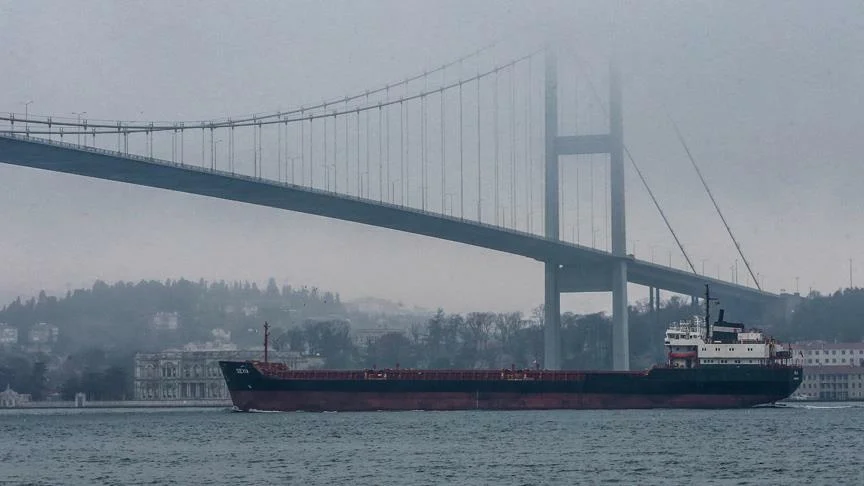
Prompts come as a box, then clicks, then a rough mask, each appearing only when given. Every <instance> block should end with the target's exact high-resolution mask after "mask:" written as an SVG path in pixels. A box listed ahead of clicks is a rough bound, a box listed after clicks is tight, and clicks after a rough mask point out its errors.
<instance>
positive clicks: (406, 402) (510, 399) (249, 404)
mask: <svg viewBox="0 0 864 486" xmlns="http://www.w3.org/2000/svg"><path fill="white" fill-rule="evenodd" d="M706 301H708V299H706ZM709 317H710V314H709V311H708V308H707V306H706V316H705V318H701V317H694V318H693V319H691V320H689V321H684V322H678V323H674V324H672V325H670V326H669V328H668V329H667V330H666V338H665V350H666V356H667V360H666V363H664V364H663V365H662V366H655V367H652V368H650V369H648V370H644V371H620V372H619V371H549V370H541V369H514V368H510V369H501V370H418V369H398V368H397V369H371V370H370V369H367V370H292V369H289V368H288V367H287V366H286V365H284V364H282V363H269V362H267V360H266V358H265V361H263V362H262V361H221V362H220V363H219V365H220V366H221V368H222V374H223V375H224V377H225V381H226V383H227V384H228V390H229V392H230V394H231V400H232V401H233V403H234V407H235V408H236V409H237V410H241V411H251V410H261V411H300V410H303V411H375V410H475V409H477V410H533V409H625V408H632V409H638V408H643V409H644V408H742V407H752V406H754V405H760V404H768V403H773V402H776V401H778V400H782V399H784V398H787V397H788V396H789V395H791V394H792V393H793V392H794V391H795V390H796V389H797V388H798V386H799V385H800V384H801V378H802V370H801V367H799V366H790V365H789V364H788V362H789V359H790V358H791V352H790V351H789V349H788V347H786V346H783V345H781V344H779V343H777V342H776V341H775V340H773V339H771V338H768V337H766V336H765V335H764V334H763V333H762V332H760V331H756V330H745V329H744V325H743V324H740V323H729V322H725V321H723V311H722V310H721V311H720V318H719V319H718V320H717V322H716V323H714V324H713V325H709V324H708V322H709V320H708V319H709ZM265 336H266V332H265ZM265 350H266V346H265ZM265 356H266V352H265Z"/></svg>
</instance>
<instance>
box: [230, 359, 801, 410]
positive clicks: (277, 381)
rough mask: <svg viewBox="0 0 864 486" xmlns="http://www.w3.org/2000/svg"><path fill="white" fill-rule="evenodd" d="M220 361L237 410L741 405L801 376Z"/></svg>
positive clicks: (792, 372) (747, 371)
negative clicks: (377, 375)
mask: <svg viewBox="0 0 864 486" xmlns="http://www.w3.org/2000/svg"><path fill="white" fill-rule="evenodd" d="M220 365H221V366H222V371H223V374H224V375H225V378H226V382H227V384H228V389H229V392H230V394H231V399H232V401H233V403H234V406H235V407H236V408H237V409H238V410H243V411H250V410H262V411H376V410H387V411H395V410H551V409H651V408H745V407H752V406H755V405H760V404H769V403H773V402H776V401H778V400H782V399H784V398H787V397H788V396H789V395H791V394H792V393H793V392H794V391H795V389H796V388H797V387H798V385H799V384H800V380H801V371H800V368H795V367H770V368H769V367H755V366H728V367H712V368H709V367H705V368H695V369H665V368H656V369H651V370H648V371H644V372H574V373H570V375H572V376H571V377H570V379H544V378H542V377H541V378H539V379H538V378H536V376H535V378H532V379H514V377H513V376H510V375H508V378H507V379H423V380H408V379H357V378H352V379H338V378H336V379H334V378H329V379H289V378H281V377H271V376H265V375H264V374H262V373H261V372H260V371H259V370H258V369H257V368H256V367H255V365H254V364H252V363H248V362H221V363H220ZM238 369H239V370H240V371H242V373H241V372H238ZM432 373H434V372H432ZM535 375H536V374H535Z"/></svg>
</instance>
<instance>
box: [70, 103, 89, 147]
mask: <svg viewBox="0 0 864 486" xmlns="http://www.w3.org/2000/svg"><path fill="white" fill-rule="evenodd" d="M72 114H73V115H77V116H78V125H79V126H78V127H77V130H76V131H77V132H78V146H79V147H80V146H81V127H80V125H81V115H86V114H87V112H86V111H73V112H72Z"/></svg>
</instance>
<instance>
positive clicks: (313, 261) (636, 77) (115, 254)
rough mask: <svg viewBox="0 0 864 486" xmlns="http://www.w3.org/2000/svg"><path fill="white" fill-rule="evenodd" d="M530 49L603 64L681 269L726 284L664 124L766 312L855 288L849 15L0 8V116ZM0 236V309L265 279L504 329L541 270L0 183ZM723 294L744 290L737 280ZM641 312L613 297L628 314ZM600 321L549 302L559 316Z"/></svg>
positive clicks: (250, 102) (490, 7) (158, 204)
mask: <svg viewBox="0 0 864 486" xmlns="http://www.w3.org/2000/svg"><path fill="white" fill-rule="evenodd" d="M522 39H525V41H522ZM542 39H549V40H551V41H552V42H554V44H555V45H556V46H557V48H558V49H559V51H561V52H568V51H572V52H576V53H578V54H579V55H580V56H581V57H583V58H585V59H587V60H588V62H589V63H590V64H591V65H594V66H595V67H597V69H601V68H602V67H603V65H604V63H606V62H607V60H608V57H609V53H610V52H612V51H616V52H617V54H618V58H619V62H620V65H621V69H622V72H623V85H624V133H625V141H626V144H627V146H628V147H629V149H630V151H631V152H632V154H633V156H634V157H635V159H636V160H637V162H638V163H639V164H640V166H641V168H642V170H643V171H644V172H645V175H646V177H647V178H648V180H649V183H650V184H651V185H652V188H653V189H654V190H655V191H656V193H657V195H658V198H659V200H660V203H661V204H662V205H663V206H664V208H665V209H666V211H667V213H668V216H669V217H670V219H671V221H672V224H673V225H674V227H675V228H676V230H677V231H678V232H679V234H680V236H681V238H682V240H683V242H684V245H685V247H686V248H687V250H688V252H689V253H690V254H691V255H692V257H693V259H694V264H695V265H696V266H697V267H700V266H701V265H704V266H705V269H706V273H708V274H710V275H712V276H714V275H715V274H717V273H718V272H719V274H720V276H721V277H722V278H724V279H726V280H729V279H730V272H731V270H730V266H732V265H733V262H734V260H735V259H736V258H738V257H737V254H736V252H735V248H734V246H733V244H732V242H731V241H730V239H729V238H728V236H727V235H726V233H725V231H724V229H723V227H722V223H721V221H720V219H719V217H718V216H717V214H716V213H715V212H714V210H713V207H712V206H711V203H710V200H709V199H708V197H707V195H706V194H705V193H704V191H703V190H702V188H701V186H700V183H699V180H698V178H697V176H696V174H695V173H694V171H693V170H692V168H691V167H690V165H689V162H688V160H687V158H686V154H685V152H684V151H683V149H682V148H681V146H680V144H679V143H678V142H677V140H676V139H675V135H674V131H673V129H672V127H671V125H670V124H669V122H668V120H667V113H669V114H671V115H672V117H673V118H674V119H675V120H676V122H677V123H678V124H679V125H680V126H681V127H682V131H683V132H684V136H685V137H686V138H687V141H688V144H689V146H690V148H691V149H692V150H693V152H694V155H695V156H696V158H697V160H698V161H699V163H700V166H701V169H702V171H703V173H704V174H705V176H706V179H707V180H708V183H709V184H710V186H711V187H712V190H713V191H714V193H715V196H716V197H717V199H718V201H719V203H720V205H721V208H722V209H723V210H724V213H725V215H726V217H727V219H728V220H729V222H730V224H731V226H732V228H733V230H734V231H735V232H736V235H737V237H738V239H739V241H740V242H741V244H742V247H743V250H744V252H745V255H746V256H747V258H748V259H749V260H750V262H751V263H752V265H753V266H754V270H755V271H757V272H759V274H760V276H761V277H764V286H765V287H766V288H767V289H768V290H771V291H775V292H777V291H780V289H786V290H788V291H794V290H795V287H796V278H797V279H798V281H797V285H798V286H799V287H800V288H799V290H800V291H801V292H802V293H806V292H808V291H809V290H810V289H813V290H819V291H822V292H826V291H833V290H835V289H837V288H839V287H841V286H847V285H848V284H849V279H850V259H851V261H852V264H851V267H852V279H853V283H854V284H855V285H862V282H864V252H862V251H861V247H862V245H861V243H862V242H864V229H862V228H864V225H862V222H864V216H862V214H864V213H862V211H861V210H862V209H864V192H862V191H860V189H859V186H860V184H861V181H864V167H862V164H861V158H862V156H861V154H862V148H864V147H862V145H864V141H862V137H861V134H860V133H859V132H860V130H861V127H862V126H864V110H862V107H864V103H862V101H864V100H862V92H861V89H860V87H861V85H862V81H864V6H862V4H861V3H860V2H856V1H849V2H842V1H835V2H830V3H827V4H824V5H817V4H814V3H812V2H803V1H801V2H780V1H777V2H759V3H755V2H753V3H744V2H734V3H733V2H728V3H720V2H698V3H697V2H692V3H684V2H650V3H649V2H576V1H560V2H551V1H550V2H540V1H531V2H527V1H526V2H502V1H475V2H460V1H439V2H421V1H378V2H347V1H344V2H343V1H328V2H312V1H308V2H300V1H295V2H277V1H273V2H227V1H216V0H213V1H206V2H205V1H201V2H191V1H190V2H169V1H150V2H135V3H133V2H119V1H102V2H97V1H90V2H66V1H61V0H57V1H33V2H13V1H2V0H0V66H2V71H0V111H4V112H18V113H21V112H24V108H25V106H24V104H25V102H28V101H32V103H31V104H29V106H28V109H29V112H30V113H36V114H45V115H48V114H54V115H64V116H74V115H73V113H76V112H84V111H86V112H87V114H88V115H87V116H88V117H91V118H102V119H143V120H177V119H179V120H184V119H208V118H215V117H224V116H227V115H232V114H234V115H238V114H247V113H254V112H262V111H273V110H277V109H280V108H284V107H289V106H294V105H299V104H303V103H313V102H316V101H319V100H322V99H329V98H334V97H338V96H341V95H345V94H351V93H354V92H360V91H363V90H364V89H366V88H371V87H376V86H379V85H382V84H384V83H387V82H390V81H393V80H398V79H401V78H403V77H405V76H408V75H411V74H414V73H417V72H422V71H423V70H424V69H433V68H435V67H437V66H440V65H441V64H443V63H445V62H448V61H450V60H452V59H455V58H457V57H459V56H461V55H464V54H466V53H468V52H471V51H474V50H476V49H477V48H479V47H482V46H484V45H487V44H489V43H490V42H502V43H510V44H512V45H514V46H519V45H520V44H526V45H527V44H530V43H532V42H537V41H538V40H542ZM521 54H524V52H516V51H514V57H515V56H516V55H521ZM594 75H596V72H588V71H586V72H585V76H594ZM601 78H602V77H598V82H601V83H602V79H601ZM566 83H567V80H565V79H562V80H561V89H562V90H564V89H567V84H566ZM567 126H568V125H567V124H566V123H562V127H567ZM562 134H563V133H562ZM0 159H2V154H0ZM626 170H627V197H628V206H627V211H628V212H627V218H628V220H627V232H628V235H627V238H628V251H631V250H634V251H632V252H635V254H636V256H637V257H640V258H644V259H650V257H649V255H648V253H649V248H652V250H650V251H652V252H654V253H655V257H656V260H658V261H663V262H665V261H666V260H667V258H668V254H669V251H670V250H672V249H673V248H674V247H675V246H674V242H673V241H672V239H671V237H670V236H669V234H668V231H667V230H666V228H665V227H664V226H663V223H662V220H661V219H660V217H659V215H658V214H657V211H656V210H655V209H654V207H653V206H652V205H651V202H650V200H649V198H648V196H647V194H646V192H645V191H644V189H643V188H642V187H641V185H640V183H639V181H638V179H637V178H636V175H635V173H634V171H633V170H632V167H629V166H628V167H627V169H626ZM566 182H567V180H566V179H565V185H566ZM0 214H2V215H3V217H2V220H0V221H2V223H3V224H2V227H0V232H2V236H0V268H2V269H3V272H2V274H0V299H2V301H6V300H8V299H10V298H12V297H14V296H16V295H29V294H33V293H35V292H38V290H39V289H42V288H45V289H48V290H50V291H52V292H55V293H56V292H65V290H66V289H67V288H75V287H78V286H89V285H91V284H92V282H93V280H94V279H97V278H100V279H104V280H107V281H114V280H119V279H123V280H133V281H137V280H140V279H149V278H153V279H165V278H178V277H181V276H183V277H187V278H192V279H198V278H205V279H208V280H214V279H226V280H235V279H240V280H245V279H248V280H258V281H259V282H260V281H264V280H265V279H266V278H267V277H270V276H273V277H275V278H276V279H277V280H279V281H280V282H287V283H292V284H295V285H315V286H318V287H321V288H325V289H329V290H333V291H338V292H340V293H341V294H342V295H343V297H344V298H346V299H352V298H358V297H363V296H376V297H382V298H387V299H390V300H394V301H402V302H405V303H406V304H415V305H420V306H425V307H431V308H434V307H439V306H440V307H444V308H445V309H447V310H448V311H449V312H462V311H469V310H490V311H509V310H523V311H525V310H528V309H530V308H531V307H534V306H536V305H538V304H539V303H541V301H542V292H543V279H542V265H541V264H540V263H538V262H535V261H532V260H528V259H524V258H520V257H516V256H510V255H504V254H500V253H496V252H492V251H488V250H483V249H478V248H473V247H469V246H465V245H460V244H454V243H449V242H444V241H439V240H434V239H430V238H426V237H419V236H414V235H409V234H405V233H399V232H395V231H391V230H385V229H378V228H373V227H368V226H363V225H358V224H352V223H346V222H341V221H335V220H330V219H325V218H320V217H314V216H309V215H303V214H298V213H292V212H286V211H279V210H274V209H268V208H262V207H255V206H250V205H244V204H239V203H234V202H229V201H221V200H216V199H210V198H204V197H198V196H191V195H186V194H179V193H172V192H167V191H162V190H156V189H150V188H143V187H135V186H129V185H125V184H119V183H114V182H107V181H98V180H92V179H85V178H81V177H75V176H69V175H62V174H54V173H48V172H42V171H37V170H32V169H23V168H18V167H12V166H7V165H3V164H0ZM672 254H673V258H674V259H675V261H676V264H677V266H678V267H679V268H680V267H681V262H682V260H681V257H680V254H679V253H678V252H677V251H673V252H672ZM739 264H740V262H739ZM738 275H739V280H740V281H742V282H743V281H744V280H745V277H744V275H745V271H744V267H743V265H741V266H740V268H739V274H738ZM645 293H646V292H645V291H644V290H643V289H640V288H638V287H631V293H630V297H631V300H635V299H641V298H644V295H643V294H645ZM608 302H609V297H608V296H606V295H604V294H597V295H589V296H566V297H565V298H564V301H563V304H562V308H563V309H565V310H568V309H570V310H576V311H582V312H585V311H590V310H599V309H604V308H605V307H606V306H607V304H608Z"/></svg>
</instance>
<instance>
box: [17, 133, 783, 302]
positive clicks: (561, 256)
mask: <svg viewBox="0 0 864 486" xmlns="http://www.w3.org/2000/svg"><path fill="white" fill-rule="evenodd" d="M0 162H2V163H6V164H11V165H18V166H23V167H30V168H36V169H43V170H49V171H54V172H63V173H67V174H75V175H81V176H87V177H95V178H98V179H105V180H111V181H118V182H126V183H130V184H136V185H141V186H148V187H156V188H162V189H168V190H172V191H179V192H185V193H189V194H198V195H203V196H210V197H216V198H220V199H227V200H232V201H238V202H244V203H248V204H256V205H260V206H267V207H272V208H278V209H285V210H290V211H298V212H302V213H307V214H315V215H319V216H326V217H330V218H336V219H341V220H345V221H353V222H356V223H363V224H368V225H372V226H378V227H382V228H390V229H395V230H399V231H406V232H409V233H414V234H419V235H425V236H431V237H434V238H440V239H444V240H449V241H454V242H458V243H465V244H469V245H473V246H478V247H482V248H487V249H490V250H497V251H501V252H505V253H510V254H513V255H519V256H524V257H528V258H533V259H535V260H538V261H550V262H555V263H559V264H561V265H565V266H568V267H575V268H579V267H584V268H586V269H587V268H590V269H593V271H595V273H596V272H597V269H601V270H602V269H604V268H606V267H607V266H608V267H609V268H611V264H612V263H613V262H614V261H615V260H616V259H618V258H620V257H616V256H613V255H612V254H611V253H608V252H605V251H601V250H596V249H593V248H590V247H585V246H580V245H576V244H572V243H567V242H562V241H556V240H552V239H548V238H545V237H542V236H538V235H535V234H532V233H527V232H522V231H516V230H512V229H507V228H502V227H499V226H494V225H489V224H485V223H479V222H476V221H471V220H467V219H461V218H458V217H452V216H447V215H442V214H437V213H433V212H428V211H422V210H419V209H415V208H411V207H406V206H400V205H394V204H389V203H385V202H379V201H374V200H369V199H365V198H358V197H353V196H348V195H345V194H340V193H335V192H329V191H324V190H320V189H313V188H309V187H304V186H297V185H293V184H288V183H280V182H276V181H272V180H268V179H262V178H255V177H250V176H246V175H240V174H232V173H230V172H224V171H219V170H210V169H202V168H201V167H196V166H191V165H184V164H177V163H173V162H170V161H165V160H159V159H150V158H146V157H140V156H136V155H126V154H122V153H120V152H114V151H109V150H102V149H97V148H92V147H79V146H77V145H74V144H68V143H63V142H54V141H48V140H44V139H34V138H25V137H21V136H15V135H0ZM627 260H628V262H629V264H628V280H629V281H630V282H632V283H636V284H641V285H646V286H654V287H659V288H661V289H665V290H669V291H672V292H677V293H682V294H686V295H701V294H702V293H703V291H704V284H706V283H708V284H710V285H711V292H712V294H715V295H717V296H718V297H721V298H722V297H733V298H739V299H743V300H749V301H757V302H766V301H773V300H775V299H776V298H777V297H778V296H777V295H776V294H772V293H769V292H762V291H758V290H755V289H752V288H749V287H745V286H742V285H736V284H732V283H729V282H724V281H722V280H717V279H713V278H708V277H704V276H701V275H694V274H692V273H689V272H684V271H681V270H676V269H673V268H668V267H664V266H661V265H656V264H653V263H649V262H645V261H641V260H636V259H633V258H629V257H627ZM601 273H605V274H606V275H611V270H610V271H609V272H601ZM600 280H602V279H600ZM602 287H605V284H602V285H601V288H595V289H593V290H609V289H606V288H602ZM610 288H611V287H610ZM563 290H567V289H566V288H564V289H563Z"/></svg>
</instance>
